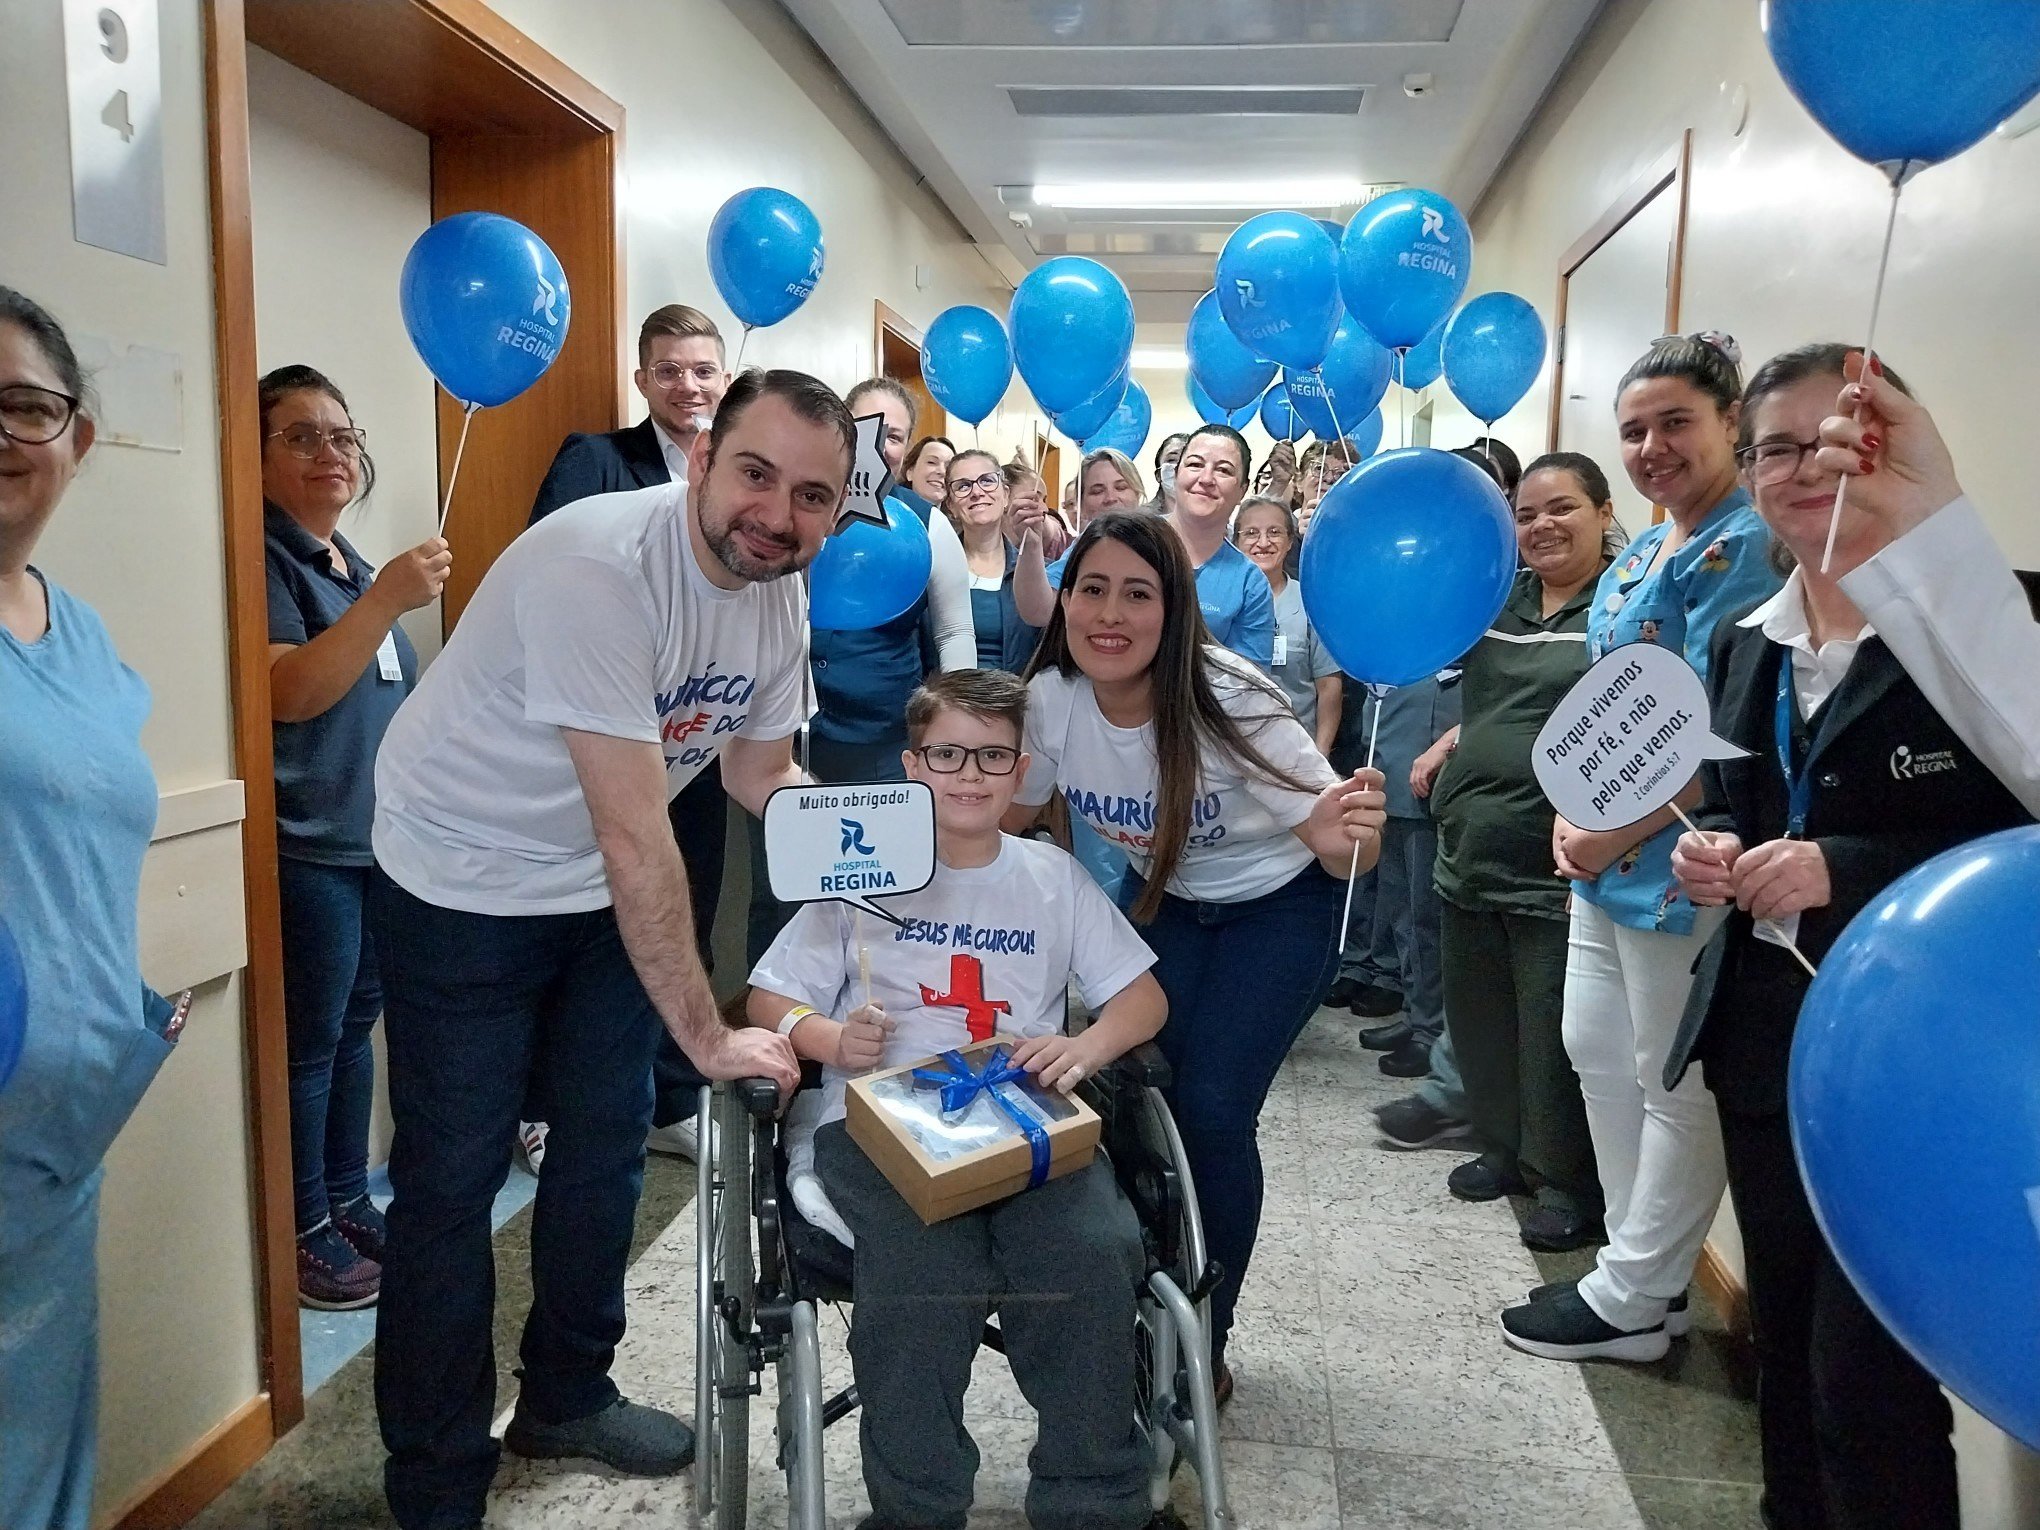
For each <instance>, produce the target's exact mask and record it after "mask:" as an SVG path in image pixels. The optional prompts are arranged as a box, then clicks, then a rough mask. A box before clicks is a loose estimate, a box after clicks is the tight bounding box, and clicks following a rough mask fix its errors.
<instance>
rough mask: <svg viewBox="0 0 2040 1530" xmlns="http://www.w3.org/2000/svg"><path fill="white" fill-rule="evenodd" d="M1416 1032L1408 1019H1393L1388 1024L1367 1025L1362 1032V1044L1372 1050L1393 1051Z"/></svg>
mask: <svg viewBox="0 0 2040 1530" xmlns="http://www.w3.org/2000/svg"><path fill="white" fill-rule="evenodd" d="M1414 1034H1416V1033H1415V1032H1414V1031H1412V1030H1411V1029H1410V1023H1409V1021H1407V1020H1395V1021H1391V1022H1390V1023H1389V1024H1387V1025H1370V1026H1365V1027H1363V1028H1362V1029H1361V1032H1360V1045H1362V1046H1363V1047H1365V1048H1367V1050H1368V1051H1370V1052H1393V1051H1394V1050H1395V1049H1396V1048H1397V1047H1399V1046H1401V1045H1402V1044H1403V1043H1404V1042H1405V1041H1408V1040H1409V1039H1410V1037H1411V1036H1413V1035H1414Z"/></svg>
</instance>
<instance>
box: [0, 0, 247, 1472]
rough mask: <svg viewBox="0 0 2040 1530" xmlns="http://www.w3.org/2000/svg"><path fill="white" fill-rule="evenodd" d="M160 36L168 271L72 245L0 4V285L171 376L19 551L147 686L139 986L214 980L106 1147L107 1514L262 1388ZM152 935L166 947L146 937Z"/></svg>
mask: <svg viewBox="0 0 2040 1530" xmlns="http://www.w3.org/2000/svg"><path fill="white" fill-rule="evenodd" d="M161 25H162V56H163V144H164V163H165V176H166V184H167V192H168V196H167V210H168V242H169V263H168V264H167V265H165V266H157V265H152V264H149V263H146V262H144V261H139V260H134V259H130V258H128V257H125V256H121V255H114V254H110V253H108V252H106V251H103V250H96V249H91V248H88V247H87V246H84V245H81V244H77V243H75V242H73V240H72V238H71V188H70V179H69V176H70V167H69V157H68V154H67V152H66V133H67V129H66V114H65V104H64V50H63V32H62V25H61V20H60V12H59V10H58V8H57V7H56V6H54V5H29V6H13V7H10V8H9V11H8V18H7V46H6V47H4V48H0V139H4V140H6V141H7V142H9V143H11V144H14V145H16V146H17V148H19V147H20V146H24V145H35V146H37V149H36V152H32V153H31V152H18V153H11V154H9V155H8V156H7V168H6V171H5V187H6V193H5V200H6V206H7V217H6V218H5V219H4V220H0V272H4V273H5V275H4V279H5V281H6V282H7V283H8V284H9V285H10V286H18V287H19V288H21V289H22V290H23V291H25V292H27V293H28V294H30V295H31V296H32V297H35V298H36V299H37V300H39V301H40V302H42V303H43V304H45V305H46V306H47V307H49V308H50V309H51V310H52V311H53V312H54V313H55V314H56V315H57V317H58V319H59V320H60V321H61V322H62V323H63V324H65V325H66V326H67V327H68V328H69V330H70V331H71V333H72V335H73V338H74V340H75V339H78V338H79V337H85V336H89V337H93V338H96V339H98V340H101V341H104V342H108V343H109V344H110V345H111V346H112V348H113V349H114V351H115V352H116V353H118V352H120V351H123V350H124V349H125V348H126V347H127V346H129V345H133V344H141V345H147V346H151V347H155V348H157V349H160V350H164V351H169V352H172V353H174V354H175V355H176V357H177V358H178V360H179V364H180V366H179V382H178V386H177V389H176V391H177V393H178V394H179V395H180V396H179V397H178V398H177V399H176V400H175V401H174V402H175V403H176V405H177V407H178V409H179V411H180V412H181V421H182V425H181V431H179V432H176V433H175V434H174V446H175V449H174V450H146V449H143V448H140V447H134V446H120V445H113V444H102V445H101V446H100V447H98V448H97V449H96V450H95V451H94V452H93V454H92V456H91V458H90V459H89V460H88V461H87V463H86V466H85V469H84V471H83V473H82V474H81V475H80V476H79V478H78V480H77V482H76V483H75V484H74V485H73V486H72V489H71V492H70V494H69V495H68V496H67V497H66V499H65V501H64V504H63V506H62V508H61V509H60V510H59V511H58V514H57V517H56V520H55V521H54V522H53V524H52V525H51V527H50V530H49V532H48V533H47V534H46V535H45V536H44V538H43V541H42V543H41V545H40V546H39V547H38V548H37V550H36V562H37V564H38V566H39V567H41V568H42V569H43V570H44V572H45V573H46V574H48V575H49V576H50V577H51V578H53V579H55V580H56V581H57V582H59V583H60V584H62V585H64V586H66V587H67V588H68V589H70V590H71V591H72V592H73V593H75V594H77V595H79V596H81V597H82V598H83V599H85V600H86V601H88V602H90V603H91V604H92V605H93V606H94V607H95V608H96V609H97V610H98V611H99V613H100V615H101V616H102V617H104V618H105V620H106V624H107V626H108V628H109V629H110V630H111V632H112V634H113V638H114V641H115V643H116V644H117V645H118V646H119V649H120V652H121V654H122V655H123V656H124V657H125V658H126V659H127V661H128V662H129V663H130V664H132V665H133V666H134V667H135V668H136V669H138V670H139V671H140V672H141V673H142V675H143V677H144V678H145V679H146V680H147V681H148V682H149V686H150V689H151V690H152V691H153V693H154V696H155V708H154V711H153V713H152V715H151V717H150V719H149V723H148V726H147V727H146V729H145V730H144V732H143V736H142V741H143V744H144V745H145V746H146V748H147V750H148V753H149V757H150V760H151V762H152V764H153V765H154V767H155V771H156V776H157V780H158V783H159V785H160V787H161V789H162V790H163V791H164V793H166V809H165V823H164V828H163V831H161V832H160V833H159V843H158V844H157V846H156V847H155V848H154V849H153V850H152V851H151V854H150V858H149V870H148V872H147V873H145V875H146V876H147V879H148V880H147V883H146V887H145V892H144V898H143V911H142V913H143V926H144V943H145V951H146V952H148V953H149V954H147V955H145V960H144V964H143V966H144V973H145V975H146V976H147V977H149V978H150V979H151V980H152V981H154V982H156V983H158V984H160V985H163V986H170V985H172V984H176V985H177V986H182V985H183V984H184V983H187V982H193V981H201V980H210V981H204V982H203V983H202V986H201V988H200V992H199V998H198V1002H197V1004H196V1005H195V1007H194V1009H193V1012H192V1016H191V1020H190V1026H189V1029H188V1030H187V1032H186V1039H185V1041H184V1043H183V1044H182V1045H181V1046H180V1047H179V1048H178V1050H177V1053H176V1055H175V1056H174V1057H173V1058H172V1059H171V1060H170V1062H169V1064H168V1065H167V1066H166V1067H165V1068H164V1070H163V1073H162V1075H161V1077H160V1078H159V1079H158V1081H157V1083H156V1086H155V1088H154V1089H153V1090H152V1091H151V1092H150V1094H149V1095H148V1097H147V1098H146V1099H145V1100H144V1101H143V1102H142V1105H141V1108H140V1109H139V1110H138V1111H137V1112H136V1115H135V1117H134V1119H133V1120H132V1121H131V1122H130V1123H129V1126H128V1129H127V1131H126V1132H125V1133H123V1134H122V1136H121V1138H120V1140H119V1141H118V1142H117V1143H116V1144H115V1145H114V1149H113V1152H112V1153H111V1154H110V1155H109V1157H108V1163H107V1178H106V1191H105V1209H104V1219H103V1222H102V1225H101V1233H100V1257H101V1274H100V1298H101V1306H102V1317H101V1323H102V1340H103V1342H102V1359H103V1366H102V1377H103V1380H102V1384H101V1421H100V1480H99V1490H98V1502H99V1505H100V1508H101V1510H102V1512H104V1511H105V1510H107V1509H109V1508H111V1507H112V1506H114V1505H116V1504H118V1503H120V1502H122V1501H124V1500H125V1499H126V1498H128V1497H129V1496H130V1494H131V1493H132V1492H133V1491H134V1490H135V1489H136V1488H138V1487H139V1486H140V1485H142V1484H143V1483H145V1482H147V1481H149V1480H150V1479H152V1478H153V1477H155V1476H156V1475H157V1474H158V1473H160V1472H162V1471H163V1470H165V1469H166V1468H168V1467H169V1466H171V1465H172V1464H173V1463H174V1462H175V1461H177V1460H178V1459H179V1458H181V1457H182V1456H183V1455H184V1454H185V1453H186V1452H187V1451H188V1450H189V1448H190V1447H191V1446H192V1445H193V1444H194V1443H195V1442H196V1441H197V1440H198V1439H199V1438H200V1437H201V1436H203V1435H204V1434H205V1433H206V1432H207V1431H208V1430H210V1429H212V1428H213V1427H214V1426H215V1425H217V1424H218V1423H220V1422H221V1421H222V1420H223V1419H225V1418H226V1417H227V1416H228V1415H229V1414H230V1413H232V1412H233V1411H234V1410H236V1409H237V1408H239V1407H240V1406H241V1405H242V1404H244V1403H245V1402H246V1401H247V1400H248V1399H250V1398H252V1397H253V1396H255V1394H256V1392H257V1390H258V1388H259V1384H260V1383H259V1379H258V1365H257V1329H256V1317H255V1311H256V1309H255V1301H254V1280H255V1273H254V1272H255V1255H254V1247H253V1239H252V1234H251V1222H250V1204H251V1203H250V1192H249V1182H248V1174H247V1156H246V1155H247V1118H246V1109H245V1104H244V1101H245V1093H244V1088H243V1078H242V1071H241V1065H242V1048H241V1040H240V1019H239V1014H240V993H239V983H238V980H237V979H235V978H233V977H232V976H230V970H231V967H233V966H238V965H239V964H240V962H241V960H242V959H243V958H242V956H241V948H242V920H241V895H240V867H239V850H238V836H239V830H238V818H239V808H238V793H237V792H235V791H233V790H232V789H231V788H229V789H227V790H225V791H208V790H206V789H207V788H212V787H216V786H217V785H218V783H220V782H222V781H224V780H226V779H227V778H228V777H230V776H231V775H232V773H233V772H232V765H231V760H232V742H231V735H230V731H229V697H228V682H227V651H226V621H225V617H224V611H225V595H224V581H225V574H224V565H223V563H222V554H221V532H220V516H219V470H218V460H219V458H218V451H219V448H218V440H217V436H216V432H215V427H214V423H213V422H214V419H215V417H216V412H215V409H214V406H213V397H212V389H213V381H212V379H213V353H212V332H213V304H212V267H211V249H210V244H209V233H208V228H207V218H206V171H205V123H204V98H203V90H202V84H201V81H202V72H201V55H200V46H199V7H198V5H197V3H196V0H182V3H175V0H173V3H166V4H164V5H163V7H162V22H161ZM174 417H175V416H173V418H174ZM171 797H174V798H176V799H177V800H178V802H181V803H182V804H184V806H182V807H179V806H178V805H177V804H176V803H172V802H169V801H168V800H167V799H168V798H171ZM177 829H188V832H185V833H181V834H178V833H173V832H172V831H175V830H177ZM180 888H181V889H183V895H182V897H181V898H180V892H179V889H180ZM164 930H168V931H172V932H174V935H175V938H174V939H172V938H162V937H161V936H158V935H152V934H151V932H152V931H159V932H160V931H164Z"/></svg>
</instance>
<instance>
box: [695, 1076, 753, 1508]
mask: <svg viewBox="0 0 2040 1530" xmlns="http://www.w3.org/2000/svg"><path fill="white" fill-rule="evenodd" d="M699 1119H700V1127H701V1136H700V1140H701V1142H702V1144H703V1145H704V1149H705V1148H706V1146H707V1144H709V1143H712V1142H716V1141H717V1138H718V1136H719V1137H720V1143H719V1150H718V1151H716V1152H713V1153H711V1152H708V1151H703V1153H702V1155H701V1158H700V1160H699V1161H698V1163H697V1166H696V1170H695V1220H694V1225H695V1233H696V1238H697V1246H696V1250H695V1294H694V1302H695V1309H694V1310H695V1389H694V1400H695V1422H694V1436H695V1460H694V1512H695V1516H696V1518H698V1519H699V1520H701V1521H702V1522H703V1523H705V1524H712V1525H713V1526H715V1530H743V1525H744V1518H745V1510H746V1507H747V1499H748V1495H749V1489H750V1483H751V1469H750V1453H751V1431H750V1418H751V1391H752V1377H751V1364H750V1346H749V1342H748V1341H749V1339H750V1336H751V1327H752V1318H753V1310H752V1303H753V1301H754V1297H755V1290H754V1288H755V1285H756V1279H757V1273H756V1270H755V1268H754V1266H753V1263H752V1257H751V1130H750V1125H751V1123H750V1120H749V1118H748V1117H747V1116H746V1115H745V1113H744V1109H743V1105H742V1103H741V1102H740V1101H739V1100H738V1099H737V1098H736V1096H735V1095H734V1094H732V1093H730V1091H729V1090H728V1088H727V1087H726V1086H718V1087H716V1088H715V1089H714V1090H713V1092H711V1091H710V1090H709V1089H707V1088H704V1089H703V1090H702V1091H701V1106H700V1117H699ZM711 1119H714V1120H715V1121H717V1122H718V1124H719V1131H718V1132H715V1133H712V1132H711V1131H710V1130H709V1122H710V1120H711Z"/></svg>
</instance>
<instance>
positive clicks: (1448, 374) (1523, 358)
mask: <svg viewBox="0 0 2040 1530" xmlns="http://www.w3.org/2000/svg"><path fill="white" fill-rule="evenodd" d="M1444 357H1445V386H1446V387H1448V388H1450V389H1451V390H1452V396H1453V397H1454V398H1456V399H1458V400H1459V402H1460V403H1462V404H1464V405H1465V406H1466V412H1467V413H1468V414H1470V415H1472V416H1473V417H1474V418H1475V419H1477V420H1480V421H1483V422H1484V423H1486V424H1488V425H1493V424H1494V422H1495V421H1496V420H1499V419H1500V418H1501V417H1502V416H1503V415H1505V414H1507V413H1508V412H1509V411H1510V410H1511V409H1514V408H1515V407H1516V405H1517V404H1518V403H1519V402H1521V400H1522V397H1523V395H1524V394H1526V393H1528V392H1529V391H1530V385H1531V384H1532V383H1534V382H1535V381H1537V374H1538V373H1539V372H1541V371H1543V370H1544V321H1543V320H1542V319H1540V318H1538V317H1537V310H1536V309H1534V308H1532V307H1531V306H1530V305H1529V304H1528V303H1526V302H1524V301H1523V300H1522V299H1521V298H1519V297H1517V296H1516V294H1515V293H1513V292H1483V293H1482V294H1481V295H1480V296H1479V297H1477V298H1475V299H1473V301H1471V302H1470V303H1468V304H1467V305H1466V306H1465V307H1464V308H1462V309H1460V310H1459V312H1457V313H1455V314H1454V315H1453V316H1452V322H1451V323H1450V324H1449V325H1447V326H1446V328H1445V345H1444Z"/></svg>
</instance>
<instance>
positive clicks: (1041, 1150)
mask: <svg viewBox="0 0 2040 1530" xmlns="http://www.w3.org/2000/svg"><path fill="white" fill-rule="evenodd" d="M942 1061H943V1063H944V1064H945V1066H946V1069H947V1071H944V1070H943V1069H938V1068H916V1069H915V1070H914V1082H915V1083H917V1084H933V1085H935V1086H936V1087H937V1088H939V1089H940V1090H941V1091H942V1109H943V1110H944V1112H955V1111H959V1110H962V1109H964V1108H965V1107H967V1106H968V1105H969V1104H970V1102H971V1101H972V1100H974V1099H976V1098H977V1097H978V1096H979V1095H980V1094H986V1095H989V1096H991V1100H992V1103H993V1104H995V1105H997V1106H998V1107H999V1109H1001V1110H1003V1111H1004V1112H1005V1113H1006V1114H1007V1115H1008V1116H1009V1117H1011V1118H1012V1121H1013V1124H1014V1125H1015V1126H1017V1127H1019V1128H1020V1130H1021V1132H1022V1133H1024V1134H1025V1136H1026V1138H1027V1151H1028V1153H1029V1155H1030V1156H1031V1158H1032V1160H1033V1161H1032V1166H1031V1167H1030V1168H1029V1170H1028V1173H1027V1188H1028V1189H1030V1190H1032V1189H1033V1188H1034V1187H1035V1186H1037V1185H1042V1184H1046V1183H1047V1182H1048V1157H1049V1155H1048V1128H1047V1127H1045V1126H1043V1125H1042V1124H1041V1123H1040V1122H1039V1121H1037V1120H1036V1119H1035V1118H1034V1117H1033V1116H1032V1115H1031V1114H1029V1113H1028V1112H1027V1111H1026V1110H1023V1109H1022V1108H1021V1107H1020V1106H1019V1105H1018V1104H1016V1103H1015V1102H1014V1101H1013V1100H1012V1099H1011V1098H1009V1097H1008V1096H1007V1095H1006V1094H1005V1093H1003V1092H1002V1091H1001V1090H1000V1088H999V1086H1000V1085H1001V1084H1018V1083H1025V1082H1026V1079H1027V1070H1026V1069H1025V1068H1016V1067H1015V1066H1014V1065H1013V1062H1012V1059H1011V1054H1010V1053H1008V1051H1007V1050H1006V1048H1005V1047H1003V1046H997V1047H993V1048H992V1050H991V1051H990V1052H989V1053H987V1054H986V1056H985V1060H984V1065H983V1066H982V1067H981V1068H972V1067H971V1065H970V1062H969V1060H968V1059H966V1058H965V1057H964V1055H963V1054H962V1053H961V1052H958V1051H956V1050H954V1049H953V1048H952V1049H951V1050H949V1051H947V1052H944V1053H943V1054H942Z"/></svg>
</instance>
